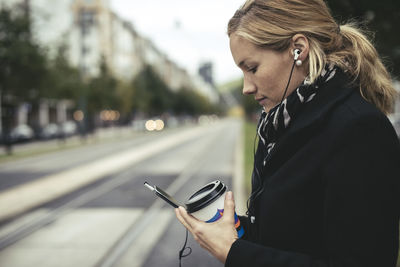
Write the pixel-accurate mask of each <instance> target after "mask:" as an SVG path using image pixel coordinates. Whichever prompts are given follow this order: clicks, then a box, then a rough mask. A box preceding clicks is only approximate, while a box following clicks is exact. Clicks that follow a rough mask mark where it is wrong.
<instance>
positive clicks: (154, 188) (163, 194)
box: [144, 182, 183, 208]
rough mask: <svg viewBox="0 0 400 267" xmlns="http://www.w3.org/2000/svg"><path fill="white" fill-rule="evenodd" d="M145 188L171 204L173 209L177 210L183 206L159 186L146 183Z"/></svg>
mask: <svg viewBox="0 0 400 267" xmlns="http://www.w3.org/2000/svg"><path fill="white" fill-rule="evenodd" d="M144 186H145V187H147V188H148V189H150V190H151V191H153V192H154V193H155V194H156V196H158V197H160V198H162V199H163V200H164V201H165V202H167V203H168V204H170V205H171V206H172V207H174V208H177V207H179V206H183V205H181V204H179V203H178V201H176V200H175V199H174V198H173V197H171V196H170V195H169V194H168V193H167V192H165V191H164V190H162V189H161V188H159V187H158V186H155V185H154V186H151V185H150V184H149V183H148V182H144Z"/></svg>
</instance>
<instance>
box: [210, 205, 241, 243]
mask: <svg viewBox="0 0 400 267" xmlns="http://www.w3.org/2000/svg"><path fill="white" fill-rule="evenodd" d="M222 215H224V210H223V209H217V212H216V213H215V215H214V216H213V217H212V218H211V219H209V220H208V221H206V223H211V222H216V221H218V220H219V219H220V218H221V217H222ZM235 228H236V231H237V234H238V238H241V237H242V236H243V235H244V229H243V227H242V225H241V224H240V220H239V217H238V216H237V214H236V212H235Z"/></svg>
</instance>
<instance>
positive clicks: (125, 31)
mask: <svg viewBox="0 0 400 267" xmlns="http://www.w3.org/2000/svg"><path fill="white" fill-rule="evenodd" d="M16 5H19V6H22V7H23V8H22V9H20V10H24V12H26V13H27V15H29V17H30V18H31V25H32V33H33V36H32V37H33V38H34V40H35V41H37V42H38V43H39V44H40V45H42V46H44V47H46V48H47V49H48V51H49V55H50V56H52V55H55V53H56V52H57V50H58V48H59V47H60V46H64V47H66V49H67V50H66V55H67V58H68V60H69V61H70V63H71V64H72V65H73V66H76V67H78V68H79V69H80V71H81V73H82V74H83V76H84V77H85V76H87V77H93V76H96V75H98V74H99V71H100V64H101V62H102V61H104V62H105V63H106V64H107V66H108V67H109V69H110V70H111V72H112V73H113V75H114V76H115V77H117V78H119V79H122V80H131V79H133V78H134V77H135V76H136V75H137V74H138V73H139V72H140V71H141V70H142V69H143V67H144V66H145V65H151V66H152V67H153V69H154V70H155V71H156V72H157V73H158V74H159V76H160V77H161V78H162V79H163V80H164V81H165V82H166V84H167V85H168V86H169V87H170V88H171V89H172V90H175V91H176V90H179V89H181V88H187V89H191V90H196V91H198V92H200V93H202V94H204V95H205V96H206V97H207V98H209V99H210V100H211V101H212V102H213V103H216V102H217V101H218V98H219V97H218V93H217V92H216V91H215V90H214V88H213V86H210V83H209V80H206V81H207V82H204V81H202V79H201V78H199V77H198V76H195V77H193V76H191V75H189V74H188V72H187V71H186V70H184V69H182V68H181V67H179V66H178V65H177V64H176V63H174V62H173V61H172V60H170V59H169V58H168V56H167V55H166V54H165V53H163V52H162V51H160V50H159V49H158V48H157V47H156V46H155V45H154V44H153V43H152V42H151V41H150V40H148V39H146V38H144V37H143V36H141V35H140V34H139V33H138V32H137V31H136V30H135V28H134V26H133V25H132V24H131V23H130V22H128V21H125V20H124V19H122V18H120V17H119V16H118V14H116V13H114V12H113V11H112V10H111V9H110V0H57V1H49V0H0V8H1V7H8V8H13V7H15V6H16ZM201 76H202V77H204V78H205V79H209V78H206V77H208V76H204V75H201ZM70 105H71V103H68V102H65V101H61V102H57V103H54V102H53V101H51V100H43V101H42V103H41V105H40V107H39V111H38V115H36V117H35V119H37V120H38V124H39V126H43V125H46V124H47V123H49V122H53V121H54V119H56V120H57V121H55V122H56V123H62V122H63V121H59V120H66V119H68V116H69V115H68V109H69V107H70ZM27 107H28V108H27ZM28 111H29V105H27V104H23V105H21V107H20V108H18V114H19V115H18V116H17V117H18V121H17V124H22V123H26V122H27V120H28V118H27V116H28V115H27V114H28V113H29V112H28ZM53 113H56V115H54V114H53ZM59 113H62V114H59ZM57 114H58V115H57Z"/></svg>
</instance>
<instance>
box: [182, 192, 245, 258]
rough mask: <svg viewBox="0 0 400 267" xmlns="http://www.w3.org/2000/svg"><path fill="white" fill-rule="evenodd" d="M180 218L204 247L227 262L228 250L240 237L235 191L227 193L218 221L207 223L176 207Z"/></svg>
mask: <svg viewBox="0 0 400 267" xmlns="http://www.w3.org/2000/svg"><path fill="white" fill-rule="evenodd" d="M175 213H176V217H177V218H178V220H179V221H180V222H181V223H182V224H183V225H184V226H185V227H186V228H187V229H188V230H189V231H190V232H191V233H192V235H193V237H194V239H195V240H196V241H197V243H199V244H200V246H201V247H202V248H205V249H207V250H208V251H209V252H210V253H211V254H212V255H214V257H216V258H217V259H218V260H220V261H221V262H222V263H225V261H226V258H227V256H228V252H229V250H230V248H231V246H232V244H233V242H235V240H236V239H237V238H238V235H237V232H236V229H235V217H234V216H235V202H234V199H233V193H232V192H227V193H226V195H225V203H224V215H223V216H222V217H221V218H220V219H219V220H218V221H216V222H212V223H206V222H203V221H200V220H197V219H196V218H194V217H193V216H192V215H190V214H188V213H187V212H186V210H185V208H183V207H179V208H177V209H175Z"/></svg>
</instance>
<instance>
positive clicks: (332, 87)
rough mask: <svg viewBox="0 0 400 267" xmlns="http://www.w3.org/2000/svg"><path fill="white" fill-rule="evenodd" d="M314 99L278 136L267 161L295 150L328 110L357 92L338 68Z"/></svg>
mask: <svg viewBox="0 0 400 267" xmlns="http://www.w3.org/2000/svg"><path fill="white" fill-rule="evenodd" d="M319 90H320V91H319V92H318V93H317V95H316V97H315V99H314V100H313V101H311V102H309V103H308V104H307V106H305V107H304V109H303V110H302V111H301V113H300V114H298V115H297V116H296V117H295V118H293V121H292V122H291V124H290V126H289V127H288V128H287V130H286V132H285V133H284V134H283V135H282V136H281V138H279V140H278V142H277V143H276V145H275V147H274V149H273V151H271V153H270V155H269V156H268V159H267V161H266V162H265V164H267V162H268V161H269V160H270V159H272V158H275V157H276V156H277V155H276V154H281V153H286V152H287V151H288V150H289V151H293V150H296V147H298V146H301V145H302V144H303V143H304V142H305V141H306V140H307V139H309V135H310V134H311V133H312V131H313V129H318V126H320V125H321V124H322V123H323V122H324V121H325V119H326V118H327V115H328V114H330V111H331V110H332V109H333V108H334V107H335V106H337V105H338V104H340V103H342V102H343V101H344V100H346V99H347V98H348V97H349V96H350V94H352V93H354V92H357V89H356V88H354V86H351V83H350V79H349V77H348V76H347V75H346V74H345V73H344V72H343V71H342V70H338V71H337V73H336V75H335V77H334V78H333V79H332V80H330V81H329V82H327V83H326V84H325V85H324V86H322V87H321V88H320V89H319Z"/></svg>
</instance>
